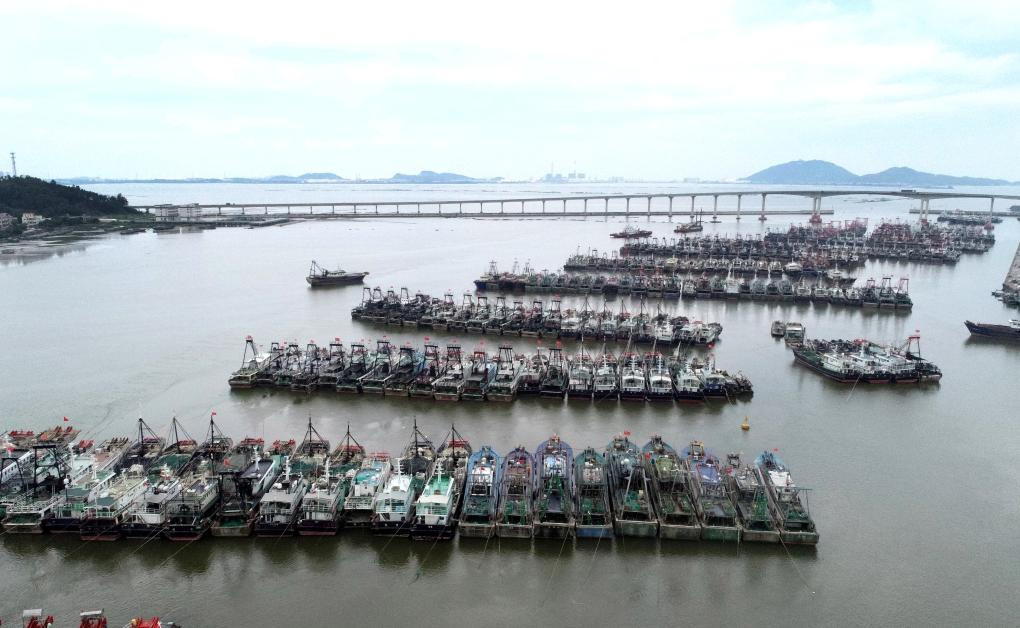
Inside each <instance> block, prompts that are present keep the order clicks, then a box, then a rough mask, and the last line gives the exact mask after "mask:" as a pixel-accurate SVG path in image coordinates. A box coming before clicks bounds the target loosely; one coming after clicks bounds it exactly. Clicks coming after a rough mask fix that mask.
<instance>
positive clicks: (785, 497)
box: [754, 451, 818, 545]
mask: <svg viewBox="0 0 1020 628" xmlns="http://www.w3.org/2000/svg"><path fill="white" fill-rule="evenodd" d="M754 464H755V466H756V467H757V469H758V472H759V477H760V479H761V481H762V483H764V484H765V486H767V487H768V492H769V505H770V507H771V511H772V515H773V517H775V520H776V521H777V522H778V524H779V528H780V539H781V540H782V542H783V543H795V544H800V545H817V544H818V530H817V529H816V528H815V522H814V520H813V519H812V518H811V513H810V512H809V511H808V505H807V494H808V491H807V489H804V488H801V487H799V486H797V485H796V484H794V482H793V478H792V477H791V476H790V470H789V469H788V468H787V467H786V464H785V463H784V462H783V461H782V459H781V458H780V457H779V456H778V455H776V453H775V451H765V452H762V453H761V454H760V455H759V456H758V457H757V458H755V460H754Z"/></svg>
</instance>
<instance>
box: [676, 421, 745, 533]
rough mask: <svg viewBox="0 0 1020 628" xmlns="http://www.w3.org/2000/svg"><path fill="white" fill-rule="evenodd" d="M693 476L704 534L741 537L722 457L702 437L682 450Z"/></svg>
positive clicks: (696, 504)
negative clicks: (707, 446)
mask: <svg viewBox="0 0 1020 628" xmlns="http://www.w3.org/2000/svg"><path fill="white" fill-rule="evenodd" d="M681 456H683V458H684V460H685V462H686V464H687V470H688V471H690V474H691V477H692V478H693V480H694V481H693V482H692V486H693V488H694V497H695V499H694V504H695V507H696V508H697V512H698V518H699V520H700V521H701V538H702V539H703V540H706V541H739V540H740V522H739V521H738V520H737V509H736V508H735V507H734V506H733V500H732V499H731V498H730V493H729V491H730V489H729V485H728V484H727V481H726V478H725V477H724V474H723V471H722V469H721V468H720V464H719V459H718V458H717V457H716V456H715V454H713V453H712V452H711V451H708V450H707V449H705V445H704V443H702V442H701V441H697V440H696V441H691V444H690V445H688V446H687V447H685V448H684V450H683V451H682V452H681Z"/></svg>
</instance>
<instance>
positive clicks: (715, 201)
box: [712, 194, 719, 218]
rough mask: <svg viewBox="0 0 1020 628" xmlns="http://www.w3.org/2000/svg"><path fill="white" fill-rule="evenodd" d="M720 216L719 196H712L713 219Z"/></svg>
mask: <svg viewBox="0 0 1020 628" xmlns="http://www.w3.org/2000/svg"><path fill="white" fill-rule="evenodd" d="M718 214H719V195H718V194H713V195H712V218H717V217H718Z"/></svg>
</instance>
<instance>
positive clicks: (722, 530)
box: [701, 526, 740, 543]
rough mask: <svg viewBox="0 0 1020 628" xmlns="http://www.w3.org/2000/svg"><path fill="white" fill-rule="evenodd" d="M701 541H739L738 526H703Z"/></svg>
mask: <svg viewBox="0 0 1020 628" xmlns="http://www.w3.org/2000/svg"><path fill="white" fill-rule="evenodd" d="M701 540H702V541H732V542H734V543H735V542H738V541H740V528H738V527H737V526H703V527H702V528H701Z"/></svg>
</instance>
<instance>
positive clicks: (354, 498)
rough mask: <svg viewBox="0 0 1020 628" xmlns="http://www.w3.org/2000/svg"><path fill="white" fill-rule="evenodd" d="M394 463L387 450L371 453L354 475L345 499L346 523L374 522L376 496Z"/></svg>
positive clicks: (348, 524)
mask: <svg viewBox="0 0 1020 628" xmlns="http://www.w3.org/2000/svg"><path fill="white" fill-rule="evenodd" d="M392 470H393V464H392V463H391V462H390V455H389V454H388V453H385V452H375V453H372V454H370V455H369V456H368V457H367V458H366V459H365V461H364V462H362V463H361V469H359V470H358V472H357V473H356V474H355V475H354V482H353V485H352V486H351V492H350V494H349V495H348V496H347V499H346V500H344V525H346V526H348V527H367V526H369V525H371V523H372V506H373V505H374V504H375V499H376V496H377V495H378V494H379V492H380V491H381V490H382V487H383V486H385V484H386V482H387V480H389V479H390V473H392Z"/></svg>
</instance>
